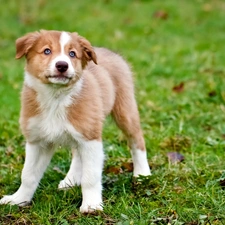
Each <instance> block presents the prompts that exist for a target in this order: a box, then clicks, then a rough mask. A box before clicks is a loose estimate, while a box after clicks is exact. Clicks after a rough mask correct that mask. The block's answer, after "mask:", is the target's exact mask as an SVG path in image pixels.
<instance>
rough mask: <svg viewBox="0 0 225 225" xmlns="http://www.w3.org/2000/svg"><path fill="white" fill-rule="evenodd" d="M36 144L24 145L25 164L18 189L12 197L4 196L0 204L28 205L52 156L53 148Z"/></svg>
mask: <svg viewBox="0 0 225 225" xmlns="http://www.w3.org/2000/svg"><path fill="white" fill-rule="evenodd" d="M48 147H49V146H43V145H40V144H39V143H38V144H36V143H35V144H33V143H32V144H31V143H27V144H26V157H25V164H24V167H23V171H22V176H21V181H22V183H21V185H20V188H19V189H18V190H17V191H16V192H15V193H14V194H13V195H6V196H4V197H3V198H2V199H1V200H0V204H7V203H9V204H11V205H19V206H24V205H27V204H29V202H30V201H31V199H32V197H33V194H34V192H35V190H36V189H37V186H38V184H39V181H40V179H41V178H42V176H43V173H44V171H45V169H46V168H47V166H48V164H49V162H50V160H51V158H52V155H53V152H54V150H53V147H52V146H50V147H49V148H48Z"/></svg>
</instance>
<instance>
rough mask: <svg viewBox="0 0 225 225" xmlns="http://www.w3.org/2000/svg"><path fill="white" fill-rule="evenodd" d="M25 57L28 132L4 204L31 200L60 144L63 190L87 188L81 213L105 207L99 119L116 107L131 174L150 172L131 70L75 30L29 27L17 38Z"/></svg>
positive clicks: (23, 124) (24, 122)
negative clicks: (18, 176) (67, 161)
mask: <svg viewBox="0 0 225 225" xmlns="http://www.w3.org/2000/svg"><path fill="white" fill-rule="evenodd" d="M23 56H25V57H26V67H25V81H24V86H23V91H22V108H21V116H20V125H21V129H22V132H23V134H24V135H25V137H26V158H25V164H24V168H23V171H22V183H21V186H20V188H19V189H18V190H17V191H16V192H15V193H14V194H13V195H8V196H4V197H3V198H2V199H1V200H0V204H7V203H9V204H17V205H21V206H22V205H26V204H27V203H29V202H30V201H31V199H32V197H33V194H34V192H35V190H36V188H37V186H38V184H39V181H40V179H41V178H42V176H43V173H44V171H45V169H46V167H47V166H48V164H49V162H50V160H51V158H52V155H53V153H54V150H55V148H56V147H57V146H59V145H60V146H68V147H70V148H71V149H72V162H71V165H70V169H69V171H68V173H67V175H66V177H65V178H64V180H62V181H61V182H60V183H59V189H67V188H69V187H72V186H74V185H81V187H82V197H83V200H82V205H81V207H80V211H81V212H83V213H88V212H93V211H94V210H102V207H103V203H102V183H101V179H102V169H103V161H104V153H103V145H102V126H103V121H104V119H105V117H106V116H107V115H108V114H110V113H111V114H112V116H113V118H114V119H115V121H116V123H117V125H118V127H119V128H120V129H121V130H122V131H123V132H124V133H125V135H126V136H127V138H128V143H129V146H130V148H131V153H132V158H133V163H134V176H138V175H146V176H147V175H150V168H149V165H148V162H147V157H146V149H145V143H144V139H143V135H142V131H141V128H140V122H139V113H138V110H137V105H136V101H135V97H134V87H133V82H132V74H131V71H130V68H129V66H128V65H127V63H126V62H125V61H124V59H122V57H121V56H119V55H117V54H115V53H113V52H111V51H109V50H107V49H104V48H93V47H92V46H91V44H90V43H89V42H88V41H87V40H86V39H84V38H83V37H81V36H79V35H78V34H77V33H69V32H60V31H45V30H41V31H40V32H34V33H28V34H27V35H25V36H23V37H21V38H19V39H18V40H17V41H16V58H17V59H19V58H21V57H23Z"/></svg>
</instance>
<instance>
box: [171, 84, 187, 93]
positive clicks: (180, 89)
mask: <svg viewBox="0 0 225 225" xmlns="http://www.w3.org/2000/svg"><path fill="white" fill-rule="evenodd" d="M173 91H174V92H176V93H180V92H183V91H184V82H181V83H180V84H178V85H176V86H174V87H173Z"/></svg>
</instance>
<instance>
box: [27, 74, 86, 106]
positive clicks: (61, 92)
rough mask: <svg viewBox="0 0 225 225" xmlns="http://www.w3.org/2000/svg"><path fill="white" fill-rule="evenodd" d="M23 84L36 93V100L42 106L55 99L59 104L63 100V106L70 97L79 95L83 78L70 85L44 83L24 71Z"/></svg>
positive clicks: (67, 104)
mask: <svg viewBox="0 0 225 225" xmlns="http://www.w3.org/2000/svg"><path fill="white" fill-rule="evenodd" d="M24 84H25V85H27V86H28V87H30V88H32V89H33V90H34V91H35V92H36V93H37V100H38V102H39V103H41V105H43V107H44V106H50V105H51V102H52V100H55V101H57V102H58V103H59V104H60V102H64V105H65V106H69V105H70V104H71V102H72V98H73V99H75V98H76V97H77V96H79V93H80V91H81V89H82V85H83V79H82V78H80V79H79V80H78V81H77V82H76V83H75V84H73V85H72V86H61V85H57V84H44V83H42V82H41V81H40V80H39V79H38V78H36V77H34V76H32V75H31V74H30V73H28V72H27V71H26V72H25V80H24Z"/></svg>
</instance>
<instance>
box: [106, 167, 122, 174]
mask: <svg viewBox="0 0 225 225" xmlns="http://www.w3.org/2000/svg"><path fill="white" fill-rule="evenodd" d="M105 172H106V173H113V174H120V173H122V172H123V170H122V168H121V167H120V166H109V167H107V168H106V169H105Z"/></svg>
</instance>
